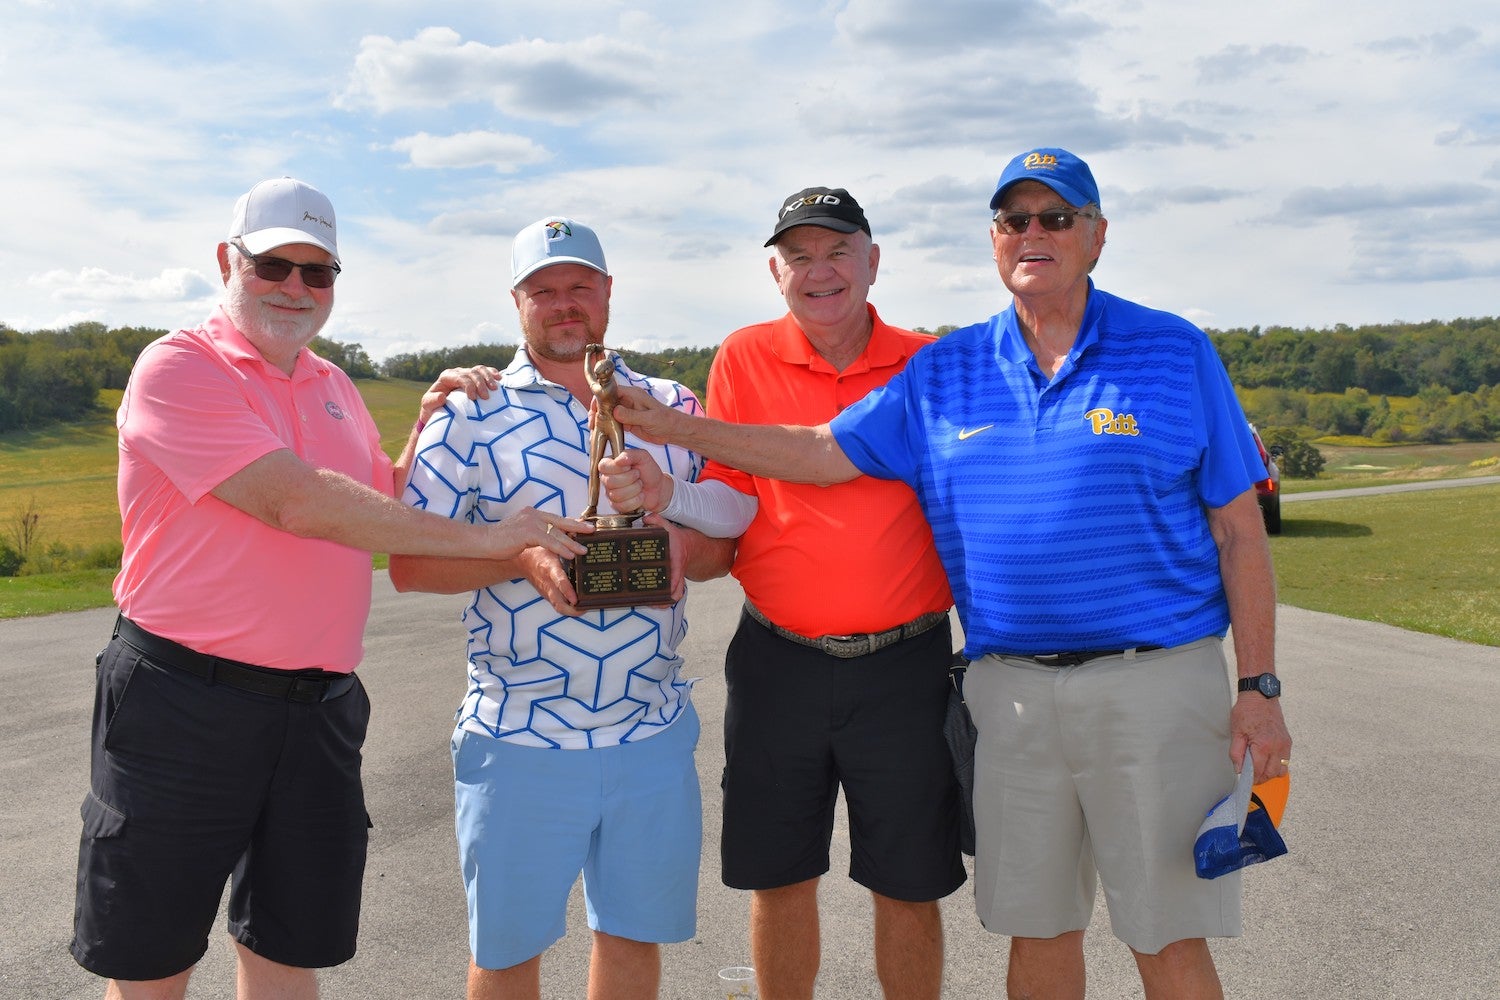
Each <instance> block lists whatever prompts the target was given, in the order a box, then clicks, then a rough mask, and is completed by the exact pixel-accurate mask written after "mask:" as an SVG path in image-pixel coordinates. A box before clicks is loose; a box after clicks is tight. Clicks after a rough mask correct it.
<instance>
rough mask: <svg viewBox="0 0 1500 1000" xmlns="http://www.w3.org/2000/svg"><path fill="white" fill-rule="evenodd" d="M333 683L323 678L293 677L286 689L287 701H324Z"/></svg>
mask: <svg viewBox="0 0 1500 1000" xmlns="http://www.w3.org/2000/svg"><path fill="white" fill-rule="evenodd" d="M332 686H333V682H332V681H330V680H327V679H326V678H322V677H293V678H292V683H291V685H290V686H289V687H288V688H287V689H286V700H287V701H322V700H323V699H324V697H326V696H327V694H328V691H329V688H331V687H332Z"/></svg>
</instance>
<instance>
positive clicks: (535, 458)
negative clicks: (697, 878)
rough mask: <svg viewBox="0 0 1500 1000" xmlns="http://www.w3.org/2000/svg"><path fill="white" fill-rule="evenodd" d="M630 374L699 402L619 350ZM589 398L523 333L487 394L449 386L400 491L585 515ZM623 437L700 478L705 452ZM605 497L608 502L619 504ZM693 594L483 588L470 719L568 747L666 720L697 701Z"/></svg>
mask: <svg viewBox="0 0 1500 1000" xmlns="http://www.w3.org/2000/svg"><path fill="white" fill-rule="evenodd" d="M616 372H617V377H618V378H619V380H620V381H621V382H622V383H623V384H628V385H633V386H636V387H639V388H642V389H645V390H647V391H648V392H650V393H651V394H652V395H653V396H655V397H656V398H657V399H659V400H661V401H662V402H663V403H665V404H666V405H668V406H671V407H673V408H675V409H680V410H683V411H685V412H687V413H691V414H694V415H701V414H702V412H703V411H702V407H701V406H700V405H699V403H698V399H697V397H695V396H694V395H693V393H692V391H691V390H689V389H687V388H686V387H684V386H681V385H678V384H677V383H676V382H671V381H668V380H666V379H656V378H648V377H646V376H642V375H637V374H635V373H634V372H631V371H630V370H629V369H627V368H626V367H625V366H624V364H623V363H622V362H617V363H616ZM588 409H589V408H588V404H587V403H586V402H579V401H578V400H576V399H574V398H573V395H572V393H570V392H568V390H567V389H564V388H563V387H562V386H559V385H556V384H555V383H552V382H548V381H546V380H545V379H543V378H542V376H541V374H540V373H539V372H538V371H537V370H536V368H535V367H534V366H533V365H532V363H531V358H530V355H529V354H528V353H527V351H526V348H525V347H524V346H523V347H521V348H520V349H518V350H517V351H516V357H515V360H514V361H513V362H511V365H510V367H508V368H507V369H506V370H505V372H504V374H502V375H501V377H500V387H499V389H498V390H497V391H495V392H492V393H491V394H490V398H489V399H475V400H471V399H468V398H467V397H466V396H465V395H464V394H463V393H462V392H455V393H453V394H452V395H450V396H449V397H448V402H447V403H446V404H445V406H444V408H443V409H442V410H441V411H439V412H438V413H436V414H435V415H434V416H433V417H432V419H430V420H429V421H428V422H427V426H426V427H425V428H423V430H422V434H421V437H420V439H419V441H418V446H417V456H416V460H415V461H414V462H413V466H412V470H411V478H410V481H409V482H408V483H407V485H406V493H405V496H404V499H405V500H406V502H407V503H408V504H410V505H411V506H413V507H417V508H420V509H423V510H428V511H431V512H432V513H435V514H442V515H444V516H445V517H449V518H454V519H460V518H461V519H464V520H467V521H469V522H471V523H488V522H496V521H500V520H502V519H504V518H505V517H506V516H507V515H509V514H512V513H514V512H516V511H518V510H520V509H521V508H523V507H535V508H536V509H538V510H542V511H547V512H549V513H553V514H561V515H564V516H576V515H577V514H580V513H582V511H583V509H584V508H585V507H586V506H587V505H588V469H589V453H588V447H589V429H588V419H589V414H588ZM625 438H626V444H627V445H628V446H629V447H632V448H641V449H643V450H645V451H647V452H649V453H650V454H651V456H652V457H653V458H654V459H656V462H657V464H658V465H660V466H661V468H662V470H663V471H665V472H666V473H667V474H668V475H671V476H676V477H677V478H679V479H685V480H696V479H697V478H698V474H699V472H700V471H701V470H702V467H703V462H702V460H701V459H700V458H698V456H697V455H695V454H693V453H692V452H690V451H688V450H687V449H685V448H679V447H676V446H672V445H667V446H663V445H655V444H648V443H646V442H644V441H641V440H639V439H638V438H635V437H633V436H632V435H631V434H630V433H629V431H628V430H627V431H626V435H625ZM608 504H609V498H608V497H607V496H601V497H600V498H599V505H600V507H599V509H600V513H601V514H604V513H612V511H611V509H610V508H609V506H608ZM685 604H686V599H684V600H682V601H678V602H677V603H676V604H674V605H673V606H672V607H669V608H647V607H639V608H612V609H604V610H597V611H585V612H583V614H582V615H581V616H580V617H577V618H571V617H568V616H565V615H560V614H558V613H557V612H556V611H555V610H554V609H553V607H552V605H550V604H548V603H547V601H546V600H544V599H543V598H542V597H541V595H540V594H538V593H537V591H536V588H534V587H533V586H532V585H531V584H530V583H529V582H527V581H526V580H525V579H524V578H522V579H518V580H508V581H505V582H502V583H497V584H494V585H492V586H489V587H486V588H484V589H482V590H478V591H475V593H474V597H473V600H472V601H471V602H470V603H469V606H468V607H467V608H466V609H465V610H464V613H463V623H464V626H465V628H466V629H467V632H468V637H469V640H468V655H469V663H468V671H469V690H468V694H467V695H466V696H465V697H464V700H463V704H462V705H461V706H460V707H459V709H458V713H457V719H458V723H459V725H460V726H461V727H463V728H464V729H466V730H469V731H471V732H474V733H478V734H480V735H487V736H492V737H496V738H498V739H503V740H507V741H509V742H512V743H516V744H519V745H522V746H532V747H544V748H545V747H551V748H559V749H566V750H577V749H588V748H592V747H605V746H615V745H618V744H621V743H632V742H637V741H639V740H642V739H645V738H647V737H649V736H651V735H653V734H655V733H657V732H660V731H661V730H663V729H665V728H666V727H667V726H668V725H669V724H671V722H672V721H673V720H675V719H676V718H677V716H678V714H679V713H681V712H682V710H683V708H685V707H686V706H687V704H688V700H689V696H690V688H691V686H692V684H691V681H689V680H686V679H684V678H683V677H682V667H683V661H682V658H681V657H680V656H678V655H677V646H678V644H679V643H680V642H681V641H682V639H683V636H685V635H686V634H687V621H686V619H685V617H684V605H685Z"/></svg>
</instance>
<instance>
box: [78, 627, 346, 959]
mask: <svg viewBox="0 0 1500 1000" xmlns="http://www.w3.org/2000/svg"><path fill="white" fill-rule="evenodd" d="M369 717H370V701H369V698H368V697H366V695H365V691H364V687H363V686H362V685H361V684H359V683H358V681H357V680H356V681H355V682H354V684H353V685H352V686H351V687H350V688H349V690H348V692H347V693H346V694H343V695H342V696H340V697H337V698H334V699H332V700H329V701H324V702H313V703H299V702H292V701H287V700H284V699H278V698H274V697H270V696H268V695H263V694H253V693H250V692H248V691H243V690H239V689H236V688H233V687H228V686H226V685H223V684H214V683H211V682H209V681H207V680H204V679H201V678H199V677H195V676H193V675H192V674H190V673H186V672H184V671H183V670H181V669H178V668H176V667H172V666H167V665H164V664H163V663H160V662H158V661H156V660H155V659H153V658H150V657H148V656H146V655H144V654H142V653H141V652H139V651H137V650H136V649H134V648H132V647H131V646H130V645H128V644H127V643H126V642H124V641H123V640H122V639H119V638H115V639H113V640H112V641H111V642H110V644H109V646H108V647H106V648H105V650H104V652H103V653H101V654H100V657H99V667H98V685H97V689H96V692H95V701H94V723H93V761H92V767H91V772H92V779H91V790H90V792H89V794H88V795H87V796H86V797H85V798H84V801H83V837H82V840H81V843H80V846H79V852H78V896H77V908H76V912H75V915H74V936H73V941H72V945H71V949H70V950H71V951H72V953H73V957H74V958H75V959H77V960H78V963H79V964H80V965H82V966H83V967H84V968H85V969H88V970H89V971H90V972H93V973H95V974H96V975H99V976H103V977H105V978H109V979H126V980H137V979H164V978H166V977H168V976H173V975H176V974H177V973H179V972H182V971H183V970H185V969H188V968H190V967H192V966H193V965H194V964H195V963H196V962H197V961H198V960H199V959H200V958H202V957H203V953H204V952H205V951H206V950H207V948H208V938H209V933H210V930H211V929H212V925H213V922H214V917H215V915H216V914H217V913H218V909H219V901H220V898H221V897H222V896H223V892H224V883H225V881H226V880H230V879H231V878H232V884H231V888H230V899H229V925H230V926H229V931H230V933H231V934H232V935H233V936H234V938H235V939H236V940H238V941H239V942H240V943H241V944H243V945H244V946H246V947H247V948H249V949H250V950H251V951H253V952H255V953H256V954H258V955H261V956H263V957H265V958H267V959H270V960H271V961H274V962H279V963H282V964H284V965H291V966H298V967H303V968H318V967H322V966H329V965H337V964H339V963H340V962H344V961H347V960H348V959H349V958H350V957H352V956H353V954H354V938H355V932H356V930H357V928H358V924H359V900H360V889H361V886H362V883H363V879H364V868H365V850H366V847H367V845H368V840H369V816H368V814H367V813H366V812H365V803H364V791H363V789H362V787H361V784H360V775H359V768H360V747H361V745H362V744H363V743H364V738H365V728H366V725H367V723H368V722H369Z"/></svg>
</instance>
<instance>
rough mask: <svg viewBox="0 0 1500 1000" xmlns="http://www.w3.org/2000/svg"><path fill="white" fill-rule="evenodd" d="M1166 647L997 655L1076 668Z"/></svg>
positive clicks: (1053, 665) (1044, 664) (998, 654)
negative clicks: (1105, 658) (1106, 658)
mask: <svg viewBox="0 0 1500 1000" xmlns="http://www.w3.org/2000/svg"><path fill="white" fill-rule="evenodd" d="M1165 648H1166V647H1165V646H1131V647H1130V648H1129V649H1088V650H1077V651H1075V652H1071V653H996V654H995V655H996V656H1003V657H1008V658H1010V659H1012V660H1031V661H1032V662H1034V663H1040V664H1041V665H1042V666H1044V667H1076V666H1078V665H1079V664H1080V663H1087V662H1089V661H1090V660H1097V659H1099V657H1101V656H1124V655H1125V654H1126V653H1149V652H1151V651H1152V650H1153V649H1165Z"/></svg>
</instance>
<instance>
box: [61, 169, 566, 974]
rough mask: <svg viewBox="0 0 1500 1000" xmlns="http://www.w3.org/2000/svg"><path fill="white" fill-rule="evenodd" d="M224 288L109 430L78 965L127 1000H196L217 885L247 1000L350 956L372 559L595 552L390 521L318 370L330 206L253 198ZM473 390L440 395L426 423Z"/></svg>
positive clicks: (227, 250) (407, 515)
mask: <svg viewBox="0 0 1500 1000" xmlns="http://www.w3.org/2000/svg"><path fill="white" fill-rule="evenodd" d="M218 263H219V272H220V275H221V277H222V279H223V281H224V287H225V294H224V299H223V303H222V305H221V306H220V308H219V309H217V310H216V311H215V312H214V314H213V315H212V316H210V317H209V318H208V320H207V321H206V322H204V323H203V324H202V325H201V326H199V327H198V328H196V329H193V330H180V331H178V332H177V333H174V334H170V335H168V336H166V337H163V338H161V339H160V340H158V341H156V342H155V343H153V344H151V345H150V346H148V347H147V348H146V349H145V350H144V351H142V352H141V356H140V358H139V359H138V360H137V362H136V365H135V369H134V371H133V372H132V374H131V377H130V384H129V385H128V386H127V387H126V390H125V395H124V398H123V399H122V401H121V404H120V410H119V416H118V425H119V431H120V473H119V498H120V513H121V518H122V521H123V538H124V558H123V564H122V569H121V571H120V574H119V576H118V577H117V579H116V581H115V600H116V602H117V603H118V604H119V607H120V617H119V619H118V622H117V624H116V628H115V632H114V635H113V637H112V638H111V641H110V643H109V645H108V646H107V647H106V648H105V650H104V651H103V652H102V653H101V654H100V657H99V670H98V687H97V692H96V698H95V705H94V724H93V758H92V769H91V772H92V773H91V783H90V784H91V788H90V791H89V794H88V796H87V797H86V798H85V800H84V803H83V836H82V840H81V845H80V848H79V863H78V900H77V911H76V920H75V927H74V937H73V942H72V946H71V951H72V953H73V956H74V957H75V958H76V959H77V960H78V962H79V964H81V965H82V966H83V967H84V968H86V969H88V970H90V971H91V972H94V973H96V974H97V975H100V976H103V977H105V978H108V979H110V980H111V982H110V984H109V986H108V988H107V990H106V997H110V998H121V1000H132V998H152V1000H156V998H166V1000H170V998H180V997H182V996H184V995H185V993H186V989H187V980H188V975H189V973H190V972H191V971H192V968H193V966H194V965H195V964H196V963H197V961H198V960H199V959H200V958H201V957H202V955H203V953H204V952H205V950H206V949H207V946H208V934H209V928H210V926H211V925H212V923H213V920H214V915H215V913H216V912H217V910H218V906H219V899H220V897H221V896H222V894H223V890H224V883H225V881H226V880H230V881H231V888H230V901H229V929H230V933H231V936H232V937H233V939H234V943H235V947H236V951H237V954H238V958H239V990H240V992H239V996H240V997H241V1000H248V998H253V997H266V996H276V997H285V998H294V1000H305V998H313V997H316V996H317V978H316V973H315V972H314V969H316V968H319V967H323V966H329V965H337V964H338V963H340V962H344V961H346V960H348V959H349V958H350V957H351V956H352V955H353V954H354V945H355V931H356V928H357V925H358V917H359V899H360V887H361V881H362V878H363V873H364V862H365V848H366V841H367V833H366V831H367V828H368V826H369V817H368V815H367V814H366V812H365V806H364V793H363V789H362V787H361V784H360V773H359V765H360V747H361V745H362V744H363V742H364V736H365V726H366V723H367V722H368V719H369V701H368V699H367V698H366V696H365V692H364V689H363V687H362V686H361V685H360V683H359V680H358V679H357V678H356V677H355V675H354V669H355V667H356V666H358V664H359V661H360V657H361V655H362V652H363V648H362V644H361V640H362V636H363V632H364V627H365V619H366V616H367V615H368V612H369V607H370V573H371V567H370V552H372V551H381V552H393V553H411V554H418V555H439V556H483V557H487V558H493V559H504V558H509V557H511V556H514V555H515V554H517V553H518V552H520V551H521V549H523V548H525V547H527V546H533V545H541V546H545V547H547V548H549V549H551V550H553V551H554V552H556V553H557V554H558V555H561V556H571V555H573V554H575V553H581V552H582V551H583V547H582V546H581V545H579V544H578V543H576V542H575V541H573V540H572V538H571V537H570V534H569V533H571V532H576V531H580V530H583V531H587V530H589V529H588V527H587V526H586V525H583V524H582V523H580V522H578V521H575V520H572V519H568V518H563V517H559V516H557V515H553V514H545V513H542V512H539V511H536V510H532V509H526V510H521V511H518V512H516V513H515V514H513V515H512V516H511V517H509V518H507V519H506V520H504V521H503V522H500V523H498V524H491V525H470V524H467V523H464V522H462V521H452V520H449V519H448V518H445V517H439V516H435V515H431V514H427V513H424V512H421V511H418V510H415V509H413V508H411V507H408V506H407V505H405V504H403V503H401V502H399V501H398V500H396V499H394V497H395V495H396V494H397V493H398V492H399V490H400V488H401V486H402V480H403V478H404V476H403V470H404V466H405V464H406V461H407V460H408V457H409V455H410V449H409V448H408V452H407V453H406V455H403V459H402V461H401V462H400V463H398V464H396V465H394V466H393V464H392V463H391V461H390V460H389V459H388V458H387V457H386V456H385V454H384V453H383V452H382V451H381V449H380V443H379V438H378V434H377V431H376V428H375V424H374V421H373V420H372V419H371V417H370V414H369V412H368V411H367V410H366V408H365V406H364V403H363V402H362V400H361V398H360V396H359V393H358V392H357V391H356V389H355V388H354V385H353V383H352V382H351V381H350V380H349V378H348V376H346V375H345V374H344V373H343V372H342V371H340V370H339V369H338V368H337V367H336V366H334V365H332V364H329V363H328V362H327V361H324V360H323V359H321V358H319V357H318V356H316V355H315V354H313V353H312V352H311V351H309V350H308V349H307V345H308V343H309V342H310V341H312V339H313V338H314V337H315V336H316V335H317V333H318V331H319V330H320V329H322V327H323V324H324V322H325V321H326V320H327V319H328V315H329V312H330V311H331V310H332V308H333V286H334V281H335V279H336V278H337V277H338V274H339V270H340V264H339V253H338V243H337V238H336V230H335V220H334V213H333V206H332V204H330V202H329V200H328V199H327V198H326V197H325V196H324V195H323V194H322V193H321V192H319V191H317V190H316V189H314V188H312V187H310V186H308V185H307V184H304V183H302V182H301V181H297V180H293V179H291V178H289V177H283V178H279V179H274V180H267V181H262V182H261V183H259V184H257V185H255V186H254V187H253V188H251V189H250V191H249V192H248V193H246V194H245V195H244V196H243V197H241V198H240V199H239V202H238V204H237V205H236V206H235V211H234V217H233V221H232V223H231V227H230V230H229V235H228V237H227V238H226V240H225V241H224V242H223V243H220V244H219V247H218ZM484 381H487V380H484V379H483V377H482V375H481V374H479V373H458V372H446V373H444V377H443V378H441V379H439V381H438V383H437V384H435V385H434V386H433V387H432V389H430V390H429V391H428V392H427V394H426V395H425V396H424V397H423V399H422V414H423V415H424V416H425V415H427V414H430V413H431V412H432V411H434V410H436V409H438V408H439V407H441V406H442V403H443V400H444V399H445V398H446V396H447V393H448V391H449V390H450V389H454V388H461V387H462V388H470V389H472V390H474V391H478V392H480V393H481V394H482V393H484V392H486V391H487V385H481V384H480V383H481V382H484ZM419 426H420V423H419ZM412 440H413V441H414V440H415V432H413V435H412ZM555 529H562V530H555Z"/></svg>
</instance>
